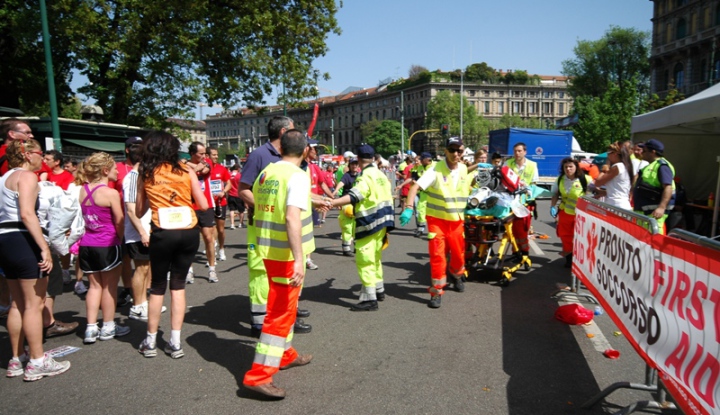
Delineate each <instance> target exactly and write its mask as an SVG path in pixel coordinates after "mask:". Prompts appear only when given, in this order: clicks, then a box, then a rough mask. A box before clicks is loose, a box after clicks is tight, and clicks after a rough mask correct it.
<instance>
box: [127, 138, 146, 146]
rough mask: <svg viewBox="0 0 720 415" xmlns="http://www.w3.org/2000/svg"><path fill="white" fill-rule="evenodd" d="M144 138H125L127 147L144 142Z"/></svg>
mask: <svg viewBox="0 0 720 415" xmlns="http://www.w3.org/2000/svg"><path fill="white" fill-rule="evenodd" d="M142 143H143V141H142V138H140V137H130V138H128V139H127V140H125V147H130V146H134V145H139V144H142Z"/></svg>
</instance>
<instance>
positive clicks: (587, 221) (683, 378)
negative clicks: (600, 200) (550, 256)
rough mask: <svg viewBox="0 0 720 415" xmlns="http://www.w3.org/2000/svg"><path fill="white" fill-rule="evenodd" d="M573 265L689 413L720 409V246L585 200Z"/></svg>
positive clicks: (577, 225) (581, 204)
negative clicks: (661, 230)
mask: <svg viewBox="0 0 720 415" xmlns="http://www.w3.org/2000/svg"><path fill="white" fill-rule="evenodd" d="M576 212H577V216H576V219H575V235H576V237H575V242H574V243H575V245H574V248H573V272H574V273H575V275H576V276H578V277H579V278H580V279H581V280H582V281H583V283H584V284H585V285H586V286H587V288H588V289H589V290H590V291H591V292H592V293H593V294H594V295H595V297H596V298H597V299H598V301H600V304H601V305H602V306H603V307H604V308H605V310H606V311H607V312H608V313H607V314H608V315H609V316H610V317H611V318H612V319H613V321H614V322H615V324H616V325H617V326H618V327H619V328H620V330H621V331H622V332H623V334H625V336H626V337H627V338H628V340H629V341H630V343H631V344H632V345H633V347H634V348H635V350H636V351H637V352H638V353H639V354H640V356H642V357H643V359H645V361H646V362H647V363H648V364H649V365H650V366H651V367H654V368H656V369H657V370H658V373H659V375H660V378H661V379H662V381H663V383H664V385H665V386H666V387H667V389H668V390H669V391H670V393H671V394H672V396H673V397H674V398H675V400H676V401H677V402H678V404H679V405H680V407H681V408H682V410H683V411H684V412H685V413H686V414H720V252H718V251H716V250H713V249H710V248H706V247H703V246H699V245H697V244H694V243H691V242H687V241H683V240H680V239H677V238H672V237H668V236H664V235H652V234H651V233H650V232H649V231H647V230H646V229H645V228H643V227H642V226H641V225H640V224H638V223H636V221H635V220H634V219H633V218H632V217H631V216H629V215H628V216H622V215H617V214H615V213H613V212H610V211H607V210H605V209H603V208H601V207H598V206H596V205H592V204H591V203H588V202H587V201H585V200H583V199H580V200H578V204H577V210H576Z"/></svg>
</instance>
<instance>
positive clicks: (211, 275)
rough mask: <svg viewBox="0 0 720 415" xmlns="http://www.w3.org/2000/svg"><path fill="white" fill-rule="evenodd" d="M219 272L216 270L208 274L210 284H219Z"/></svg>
mask: <svg viewBox="0 0 720 415" xmlns="http://www.w3.org/2000/svg"><path fill="white" fill-rule="evenodd" d="M218 281H219V280H218V277H217V272H216V271H215V270H211V271H209V272H208V282H218Z"/></svg>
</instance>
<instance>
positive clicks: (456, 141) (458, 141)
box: [445, 137, 463, 147]
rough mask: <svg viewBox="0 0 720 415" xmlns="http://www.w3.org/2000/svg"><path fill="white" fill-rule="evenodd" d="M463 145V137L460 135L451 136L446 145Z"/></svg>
mask: <svg viewBox="0 0 720 415" xmlns="http://www.w3.org/2000/svg"><path fill="white" fill-rule="evenodd" d="M461 145H463V142H462V138H460V137H450V138H448V139H447V143H446V144H445V147H450V146H458V147H460V146H461Z"/></svg>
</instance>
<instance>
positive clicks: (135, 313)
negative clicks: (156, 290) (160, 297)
mask: <svg viewBox="0 0 720 415" xmlns="http://www.w3.org/2000/svg"><path fill="white" fill-rule="evenodd" d="M128 317H130V318H131V319H133V320H140V321H148V310H147V307H146V306H145V305H144V304H143V305H134V306H132V307H130V313H129V314H128Z"/></svg>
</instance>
